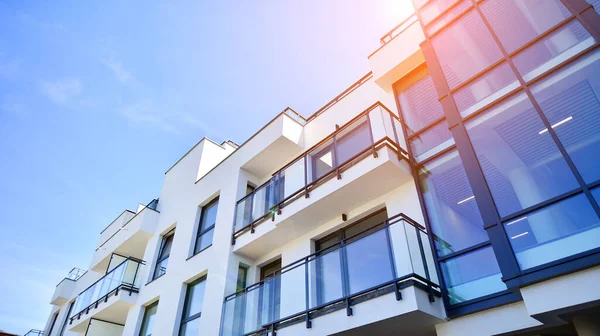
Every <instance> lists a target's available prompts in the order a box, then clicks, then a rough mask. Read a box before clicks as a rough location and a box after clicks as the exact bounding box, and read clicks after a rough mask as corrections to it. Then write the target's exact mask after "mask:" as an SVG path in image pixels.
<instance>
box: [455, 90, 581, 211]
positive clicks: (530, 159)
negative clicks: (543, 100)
mask: <svg viewBox="0 0 600 336" xmlns="http://www.w3.org/2000/svg"><path fill="white" fill-rule="evenodd" d="M466 127H467V131H468V133H469V136H470V138H471V143H472V144H473V147H474V149H475V153H476V154H477V158H478V159H479V163H480V165H481V169H482V170H483V173H484V175H485V178H486V180H487V183H488V186H489V188H490V191H491V193H492V196H493V198H494V201H495V203H496V206H497V208H498V211H499V212H500V215H501V216H503V217H504V216H508V215H510V214H512V213H515V212H517V211H520V210H522V209H526V208H528V207H530V206H534V205H536V204H538V203H541V202H543V201H546V200H548V199H550V198H552V197H555V196H558V195H561V194H563V193H565V192H568V191H570V190H573V189H575V188H577V187H578V186H579V185H578V183H577V181H576V180H575V177H574V175H573V173H572V172H571V170H570V169H569V166H568V165H567V163H566V162H565V160H564V158H563V157H562V155H561V154H560V152H559V151H558V148H557V147H556V145H555V144H554V142H553V141H552V138H550V137H549V136H548V134H547V130H546V127H545V126H544V124H543V123H542V120H541V119H540V118H539V116H538V115H537V113H536V112H535V110H534V108H533V105H532V103H531V102H530V101H529V99H527V97H526V96H525V94H519V95H517V96H515V97H512V98H510V99H508V100H507V101H505V102H503V103H501V104H499V105H498V106H497V107H494V108H492V109H491V110H489V111H486V112H484V113H483V114H482V115H480V116H478V117H477V118H475V119H473V120H470V121H469V122H467V123H466Z"/></svg>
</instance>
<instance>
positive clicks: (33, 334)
mask: <svg viewBox="0 0 600 336" xmlns="http://www.w3.org/2000/svg"><path fill="white" fill-rule="evenodd" d="M42 335H44V331H43V330H37V329H31V330H29V331H28V332H27V333H26V334H25V336H42Z"/></svg>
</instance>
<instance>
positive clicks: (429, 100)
mask: <svg viewBox="0 0 600 336" xmlns="http://www.w3.org/2000/svg"><path fill="white" fill-rule="evenodd" d="M417 71H418V72H416V73H415V74H414V76H416V77H417V78H419V77H423V78H422V79H419V80H418V81H417V82H416V83H414V84H412V83H409V84H408V85H410V84H412V85H411V86H410V87H408V88H405V89H404V87H401V86H405V85H398V86H396V90H397V92H398V102H399V103H400V106H401V107H402V118H403V119H404V123H405V124H406V129H407V133H408V136H411V135H413V134H414V133H415V132H418V131H420V130H421V129H423V128H424V127H425V126H429V125H431V124H432V123H434V122H435V121H437V120H439V119H440V118H442V117H443V116H444V110H443V109H442V104H440V102H439V101H438V98H439V97H438V94H437V91H436V90H435V86H434V84H433V80H432V79H431V76H430V75H429V74H428V72H427V70H426V69H424V70H421V69H419V70H417ZM410 76H412V74H411V75H410ZM409 81H410V80H409ZM401 83H402V84H403V82H401Z"/></svg>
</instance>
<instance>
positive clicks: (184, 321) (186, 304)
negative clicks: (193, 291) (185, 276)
mask: <svg viewBox="0 0 600 336" xmlns="http://www.w3.org/2000/svg"><path fill="white" fill-rule="evenodd" d="M206 279H207V276H206V275H203V276H201V277H200V278H198V279H196V280H194V281H192V282H190V283H189V284H187V285H186V288H185V298H184V301H183V310H182V311H181V322H180V323H179V333H178V335H181V331H182V330H183V327H184V326H185V325H186V324H187V323H189V322H190V321H193V320H195V319H198V318H200V316H202V310H200V312H198V313H196V314H193V315H190V316H188V317H186V316H185V313H186V311H187V310H188V309H189V305H190V302H189V299H190V297H189V296H188V295H189V293H190V287H192V286H196V285H198V284H199V283H201V282H204V281H206ZM204 286H206V285H204ZM205 289H206V287H205ZM205 292H206V291H205ZM205 292H204V293H205ZM204 293H202V301H203V302H204Z"/></svg>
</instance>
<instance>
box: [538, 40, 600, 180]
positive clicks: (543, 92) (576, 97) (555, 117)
mask: <svg viewBox="0 0 600 336" xmlns="http://www.w3.org/2000/svg"><path fill="white" fill-rule="evenodd" d="M532 92H533V95H534V97H535V99H536V100H537V101H538V103H539V104H540V107H541V108H542V111H543V112H544V115H545V116H546V117H547V118H548V121H549V122H550V124H551V125H552V129H553V130H554V131H555V132H556V135H557V136H558V138H559V139H560V141H561V143H562V144H563V146H564V147H565V148H566V150H567V152H568V153H569V156H570V157H571V159H572V160H573V163H574V164H575V166H576V167H577V169H578V170H579V173H580V174H581V176H582V177H583V179H584V180H585V182H586V183H592V182H595V181H597V180H600V160H598V157H599V156H600V100H599V99H600V52H595V53H593V54H591V55H590V56H588V57H585V58H583V59H581V60H578V61H577V62H576V63H575V64H572V65H570V66H569V67H567V68H565V69H563V70H560V71H559V72H556V73H555V74H553V75H552V76H550V77H549V78H547V79H544V81H542V82H540V83H539V84H536V85H535V86H533V87H532ZM544 130H545V128H544ZM544 130H541V132H542V134H540V135H538V136H539V137H545V138H550V135H549V134H548V132H547V131H544Z"/></svg>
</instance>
